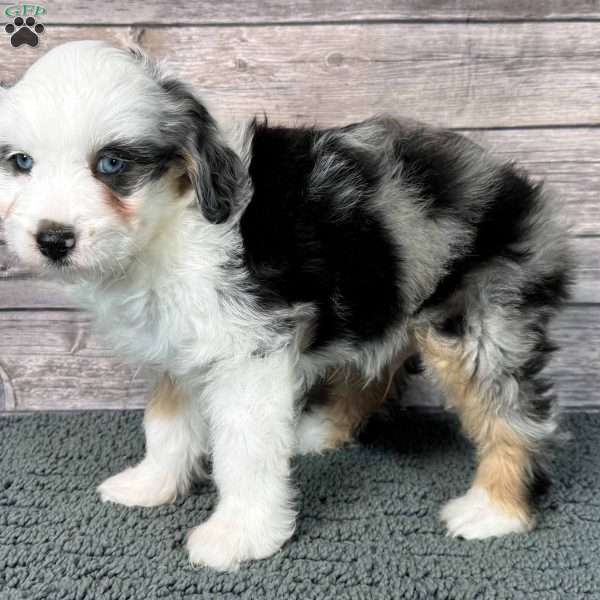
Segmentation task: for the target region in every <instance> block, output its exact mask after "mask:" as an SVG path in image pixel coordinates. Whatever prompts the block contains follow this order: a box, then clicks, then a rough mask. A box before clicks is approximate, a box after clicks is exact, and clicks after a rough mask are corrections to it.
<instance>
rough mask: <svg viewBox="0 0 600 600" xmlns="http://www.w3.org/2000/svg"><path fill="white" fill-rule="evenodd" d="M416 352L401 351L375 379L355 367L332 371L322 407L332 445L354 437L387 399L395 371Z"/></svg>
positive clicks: (330, 444)
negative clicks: (329, 429)
mask: <svg viewBox="0 0 600 600" xmlns="http://www.w3.org/2000/svg"><path fill="white" fill-rule="evenodd" d="M413 353H414V352H413V351H412V348H411V349H410V350H407V351H406V352H402V353H401V354H400V355H398V356H397V357H396V358H395V359H394V361H393V363H392V364H390V365H388V366H387V367H386V368H385V369H384V371H383V372H382V373H381V374H380V375H379V377H378V378H377V379H375V380H373V381H369V382H367V381H365V379H364V377H363V376H362V375H361V373H359V372H358V371H357V370H356V369H353V368H345V369H337V370H335V371H332V372H331V373H330V374H329V376H328V378H327V388H326V401H325V403H324V405H323V407H322V410H323V411H324V414H325V416H326V418H327V420H328V421H329V423H330V424H331V436H330V440H329V444H328V447H329V448H331V449H333V448H339V447H340V446H342V445H344V444H347V443H349V442H352V441H353V440H354V439H355V437H356V435H357V433H358V432H359V431H360V428H361V427H362V426H363V425H364V424H365V423H366V421H367V419H368V418H369V417H370V416H371V415H372V414H373V413H374V412H375V411H376V410H377V409H378V408H380V407H381V405H382V404H383V403H384V402H385V400H386V398H387V397H388V394H389V392H390V389H391V387H392V384H393V381H394V375H395V374H396V371H397V370H398V369H399V368H400V367H401V365H402V364H403V363H404V361H406V359H407V358H409V357H410V356H411V355H412V354H413Z"/></svg>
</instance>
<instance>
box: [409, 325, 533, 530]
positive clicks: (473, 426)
mask: <svg viewBox="0 0 600 600" xmlns="http://www.w3.org/2000/svg"><path fill="white" fill-rule="evenodd" d="M416 338H417V343H418V345H419V348H420V351H421V355H422V358H423V361H424V362H425V364H426V365H427V367H428V368H429V369H430V370H432V371H433V372H434V374H435V376H436V377H437V379H438V382H439V383H440V384H441V386H442V387H443V388H444V391H445V392H446V394H447V399H448V402H449V404H450V406H452V407H453V408H455V409H456V410H457V412H458V414H459V417H460V420H461V423H462V426H463V428H464V430H465V432H466V433H467V435H468V436H469V438H470V439H471V440H472V441H473V443H474V444H475V446H476V448H477V452H478V455H479V466H478V468H477V473H476V475H475V479H474V481H473V486H479V487H482V488H483V489H485V490H486V491H487V492H488V494H489V496H490V498H491V499H492V501H493V502H494V503H495V504H498V505H500V506H501V507H502V508H503V509H504V511H505V512H506V513H507V514H508V515H510V516H514V517H517V518H519V519H520V520H522V521H523V522H526V523H527V524H528V525H530V526H531V525H532V524H533V518H532V515H531V509H530V506H529V502H528V493H527V479H528V471H529V468H530V449H529V448H528V446H527V443H526V440H524V439H523V438H522V437H521V436H519V435H517V433H516V432H515V431H514V430H513V429H511V427H510V425H509V424H508V423H507V422H506V421H505V420H504V419H502V418H501V417H498V416H497V415H494V414H491V411H490V406H493V398H486V397H485V396H484V395H483V394H482V392H481V390H480V387H479V385H478V382H477V381H476V379H475V378H474V377H473V373H472V372H470V371H471V370H470V368H469V367H468V366H467V361H468V357H467V356H466V354H465V352H464V351H463V348H462V345H461V342H460V340H447V339H443V338H440V336H437V335H435V334H434V333H433V332H432V331H427V332H419V333H418V334H417V335H416Z"/></svg>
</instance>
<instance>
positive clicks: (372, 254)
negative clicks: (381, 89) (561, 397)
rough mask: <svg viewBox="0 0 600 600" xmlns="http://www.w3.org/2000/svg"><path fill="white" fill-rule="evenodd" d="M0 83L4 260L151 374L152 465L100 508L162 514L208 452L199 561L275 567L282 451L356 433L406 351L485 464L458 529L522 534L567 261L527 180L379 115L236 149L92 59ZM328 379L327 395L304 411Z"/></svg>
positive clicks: (552, 414) (179, 107)
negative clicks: (45, 285)
mask: <svg viewBox="0 0 600 600" xmlns="http://www.w3.org/2000/svg"><path fill="white" fill-rule="evenodd" d="M0 92H1V95H0V192H1V193H0V200H1V203H2V204H1V210H2V214H3V217H4V221H5V230H6V239H7V243H8V246H9V248H10V249H11V250H12V251H13V252H14V253H15V254H16V255H17V256H18V257H19V258H20V260H21V261H22V262H23V263H24V264H26V265H28V266H29V267H30V268H34V269H36V270H38V271H40V272H42V273H44V274H47V275H49V276H51V277H53V278H55V279H58V280H60V281H62V282H65V283H68V284H69V287H70V288H71V289H72V291H73V293H74V294H75V295H76V297H77V298H79V300H80V302H81V304H82V306H84V307H86V308H88V309H90V310H91V311H93V312H94V313H95V315H96V317H97V321H98V324H99V326H100V327H101V328H102V329H103V330H104V332H105V334H106V336H107V339H108V341H109V343H110V344H111V346H112V347H114V349H115V352H118V353H120V354H121V355H122V356H125V357H127V358H129V359H130V360H131V361H132V362H134V363H137V364H144V365H146V366H147V367H150V368H152V369H154V371H155V372H156V373H157V374H158V375H159V378H160V381H159V383H158V385H157V387H156V390H155V392H154V395H153V397H152V398H151V400H150V402H149V404H148V407H147V410H146V414H145V418H144V428H145V435H146V455H145V458H144V459H143V460H142V461H141V462H140V463H139V464H138V465H136V466H133V467H131V468H128V469H126V470H125V471H124V472H122V473H119V474H118V475H115V476H113V477H111V478H109V479H107V480H106V481H105V482H104V483H102V484H101V485H100V487H99V488H98V491H99V493H100V496H101V498H102V500H104V501H111V502H116V503H120V504H124V505H127V506H134V505H137V506H156V505H159V504H163V503H166V502H172V501H173V500H174V499H175V497H176V496H178V495H180V494H184V493H186V491H187V490H188V488H189V485H190V481H191V480H192V478H193V477H194V476H201V475H202V474H203V473H202V469H201V465H202V464H203V463H204V461H203V458H205V457H207V456H210V458H211V461H212V475H213V477H214V480H215V482H216V485H217V488H218V493H219V500H218V504H217V506H216V509H215V511H214V513H213V514H212V516H211V517H210V518H209V519H208V520H207V521H206V522H204V523H203V524H201V525H199V526H198V527H196V528H195V529H194V530H193V531H192V532H191V534H190V535H189V537H188V539H187V550H188V553H189V558H190V560H191V561H192V563H194V564H199V565H207V566H209V567H213V568H215V569H221V570H227V569H235V568H236V567H237V566H238V565H239V564H240V562H241V561H244V560H248V559H261V558H265V557H268V556H270V555H272V554H273V553H274V552H276V551H277V550H278V549H279V548H281V546H282V544H284V542H285V541H286V540H288V539H289V538H290V536H291V535H292V532H293V531H294V522H295V517H296V515H295V510H294V494H293V490H292V485H291V483H290V459H291V457H292V455H293V454H294V453H295V452H298V451H319V450H321V449H322V448H325V447H332V446H335V445H338V444H339V443H341V442H343V441H346V440H348V439H350V438H351V434H352V431H353V430H354V429H355V428H356V427H357V426H358V425H359V423H360V422H361V421H362V420H363V419H364V418H365V417H366V416H367V415H368V413H369V412H370V411H371V410H372V409H373V408H375V407H376V406H377V405H378V404H379V402H380V401H381V399H382V398H383V397H384V396H385V391H386V388H387V387H388V383H389V379H390V375H391V372H392V371H393V370H394V368H395V366H396V365H397V364H399V362H401V360H402V357H403V356H405V355H406V354H407V353H411V352H413V351H414V350H416V351H417V352H418V353H419V354H420V356H421V360H422V362H423V365H424V368H425V370H426V371H427V373H428V374H429V375H430V376H431V377H432V378H434V379H435V380H436V381H437V382H438V383H439V385H441V387H442V388H443V390H444V391H445V392H446V395H447V398H448V404H449V406H451V407H452V408H453V409H455V410H456V411H457V413H458V415H459V416H460V419H461V421H462V424H463V426H464V429H465V431H466V433H467V434H468V435H469V437H470V438H471V439H472V441H473V442H474V444H475V445H476V447H477V451H478V456H479V466H478V468H477V473H476V475H475V479H474V482H473V485H472V487H471V489H470V490H468V491H467V492H466V494H465V495H464V496H461V497H460V498H457V499H455V500H452V501H450V502H449V503H448V504H447V505H446V506H445V508H444V509H443V511H442V513H441V517H442V520H443V521H444V522H445V524H446V526H447V528H448V531H449V533H450V534H451V535H453V536H461V537H463V538H485V537H488V536H499V535H504V534H508V533H511V532H522V531H526V530H529V529H530V528H531V527H532V525H533V523H534V512H533V508H532V498H533V493H534V492H535V490H536V489H537V488H538V487H539V484H540V482H541V481H542V480H543V478H544V473H545V466H544V463H545V458H546V456H547V451H548V446H549V444H550V443H551V442H552V440H553V437H554V436H555V432H556V429H557V425H556V410H555V404H554V402H553V396H552V393H551V387H550V385H549V384H548V383H547V382H546V381H545V380H544V379H542V378H541V376H540V372H541V370H542V368H543V367H544V365H545V363H546V362H547V359H548V356H549V353H550V351H551V350H552V348H553V346H552V344H551V342H550V341H549V339H548V334H547V329H548V323H549V320H550V318H551V317H552V316H553V315H554V314H555V313H556V311H557V309H558V308H559V307H560V305H561V303H563V301H564V300H565V299H566V298H567V290H568V283H569V278H570V271H571V255H570V251H569V248H568V244H567V236H566V233H565V230H564V227H563V226H562V225H561V221H560V219H559V217H558V216H557V212H556V210H555V207H554V201H553V200H552V199H551V198H550V197H549V196H548V194H547V193H546V192H545V191H544V190H543V189H542V187H541V186H540V185H537V184H533V183H531V182H530V181H529V180H528V179H527V177H526V176H525V175H524V174H523V173H521V172H520V171H518V170H517V169H516V168H515V167H513V166H511V165H507V164H501V163H498V162H496V161H495V160H494V159H492V158H491V157H490V156H488V155H487V154H486V153H485V152H484V151H483V150H482V149H481V148H480V147H479V146H477V145H476V144H474V143H473V142H470V141H468V140H467V139H465V138H463V137H461V136H459V135H457V134H455V133H452V132H448V131H440V130H435V129H431V128H428V127H425V126H423V125H420V124H418V123H413V122H407V121H403V120H399V119H395V118H392V117H378V118H373V119H369V120H367V121H365V122H363V123H357V124H353V125H348V126H346V127H340V128H331V129H315V128H296V129H292V128H286V127H279V126H277V127H275V126H271V125H268V124H267V123H266V122H259V121H256V120H254V121H251V122H250V123H248V124H246V125H244V126H243V127H241V128H240V129H239V130H238V131H237V134H236V135H232V134H228V133H227V132H226V131H225V130H223V129H221V128H220V127H219V126H218V125H217V123H216V122H215V120H214V119H213V117H212V116H211V115H210V114H209V112H208V111H207V109H206V108H205V106H204V105H203V104H202V102H201V101H200V100H199V99H198V98H197V97H196V96H195V94H194V93H193V92H192V90H190V89H189V88H188V87H187V86H186V85H184V84H182V83H180V82H179V81H177V80H176V79H174V78H172V77H171V76H169V75H167V74H165V73H163V72H162V70H161V69H160V68H159V67H158V66H157V65H156V64H154V63H153V62H151V61H150V60H148V59H147V58H145V57H144V56H143V55H142V54H141V53H139V52H137V51H127V50H121V49H115V48H111V47H109V46H107V45H105V44H103V43H97V42H76V43H70V44H65V45H63V46H60V47H58V48H55V49H54V50H52V51H51V52H49V53H48V54H47V55H45V56H44V57H43V58H41V59H40V60H39V61H38V62H37V63H36V64H34V65H33V66H32V67H31V68H30V69H29V70H28V72H27V73H26V74H25V76H24V77H23V78H22V79H21V81H19V82H18V83H17V84H16V85H15V86H14V87H12V88H10V89H7V90H0ZM345 372H350V373H353V374H354V375H352V377H351V378H350V379H348V378H346V377H339V373H345ZM331 373H335V374H336V375H335V377H334V379H337V384H336V386H335V389H334V390H333V391H332V393H331V394H330V397H329V402H326V403H325V404H322V405H319V406H318V407H315V408H314V409H311V410H309V411H306V412H305V413H304V414H302V411H301V408H302V402H301V400H302V398H303V397H304V395H305V392H306V390H307V389H309V388H310V387H311V386H312V385H313V384H314V383H315V382H316V381H318V380H319V379H320V378H323V377H325V376H327V374H331ZM357 373H359V374H360V378H361V380H362V382H363V383H364V382H366V383H367V387H364V385H363V384H362V383H361V385H360V386H357V385H356V384H355V383H353V380H354V379H355V378H356V377H355V375H356V374H357Z"/></svg>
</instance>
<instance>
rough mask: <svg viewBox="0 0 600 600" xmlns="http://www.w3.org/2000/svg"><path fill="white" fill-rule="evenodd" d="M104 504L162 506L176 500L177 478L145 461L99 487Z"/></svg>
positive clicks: (110, 478)
mask: <svg viewBox="0 0 600 600" xmlns="http://www.w3.org/2000/svg"><path fill="white" fill-rule="evenodd" d="M98 493H99V494H100V498H101V500H102V502H114V503H115V504H123V505H124V506H159V505H161V504H169V503H171V502H174V501H175V498H176V497H177V484H176V481H175V477H174V476H172V475H171V474H169V473H164V472H161V471H160V470H159V469H157V468H156V467H155V466H154V467H153V466H152V465H151V464H150V463H149V462H146V461H145V460H143V461H142V462H141V463H140V464H139V465H137V466H135V467H131V468H129V469H125V470H124V471H122V472H121V473H118V474H117V475H113V477H109V478H108V479H107V480H106V481H104V482H103V483H101V484H100V485H99V486H98Z"/></svg>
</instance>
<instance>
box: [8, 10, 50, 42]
mask: <svg viewBox="0 0 600 600" xmlns="http://www.w3.org/2000/svg"><path fill="white" fill-rule="evenodd" d="M4 31H6V33H8V34H9V35H10V43H11V44H12V46H13V47H14V48H18V47H19V46H22V45H23V44H27V45H28V46H31V47H32V48H35V47H36V46H37V45H38V42H39V38H38V35H40V34H42V33H44V26H43V25H42V24H41V23H38V24H37V25H36V22H35V19H34V18H33V17H27V19H25V21H24V20H23V18H22V17H17V18H16V19H15V20H14V21H13V22H12V23H9V24H8V25H7V26H6V27H5V28H4Z"/></svg>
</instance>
